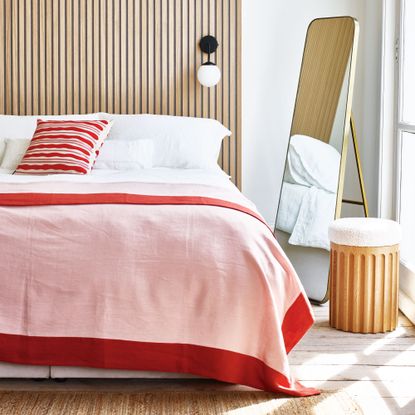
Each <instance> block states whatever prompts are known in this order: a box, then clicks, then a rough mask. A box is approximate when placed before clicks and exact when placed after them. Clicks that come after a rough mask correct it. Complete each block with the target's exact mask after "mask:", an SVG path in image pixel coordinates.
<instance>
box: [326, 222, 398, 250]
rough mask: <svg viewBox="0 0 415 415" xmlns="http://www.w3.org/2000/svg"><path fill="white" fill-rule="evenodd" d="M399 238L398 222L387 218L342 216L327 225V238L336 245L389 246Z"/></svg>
mask: <svg viewBox="0 0 415 415" xmlns="http://www.w3.org/2000/svg"><path fill="white" fill-rule="evenodd" d="M401 238H402V231H401V226H400V225H399V223H397V222H395V221H393V220H388V219H377V218H343V219H337V220H335V221H334V222H332V223H331V225H330V226H329V239H330V241H331V242H334V243H335V244H338V245H347V246H391V245H396V244H398V243H400V241H401Z"/></svg>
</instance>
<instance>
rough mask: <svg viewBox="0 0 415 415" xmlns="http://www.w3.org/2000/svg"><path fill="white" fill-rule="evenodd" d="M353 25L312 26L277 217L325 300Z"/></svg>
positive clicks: (310, 284) (312, 293) (297, 263)
mask: <svg viewBox="0 0 415 415" xmlns="http://www.w3.org/2000/svg"><path fill="white" fill-rule="evenodd" d="M356 32H357V23H356V21H355V20H354V19H353V18H351V17H335V18H324V19H316V20H314V21H313V22H312V23H311V24H310V26H309V28H308V31H307V37H306V43H305V48H304V54H303V61H302V66H301V71H300V80H299V85H298V91H297V98H296V104H295V109H294V115H293V121H292V127H291V134H290V139H289V144H288V151H287V157H286V163H285V170H284V176H283V181H282V185H281V191H280V198H279V205H278V212H277V217H276V223H275V230H276V236H277V238H278V240H279V242H280V243H281V245H282V246H283V248H284V249H285V251H286V253H287V255H288V256H289V258H290V260H291V262H292V263H293V265H294V267H296V269H297V272H298V274H299V276H300V278H301V280H302V282H303V284H304V287H305V289H306V291H307V293H308V295H309V297H310V298H311V299H314V300H316V301H318V302H322V301H324V300H325V299H326V294H327V286H328V270H329V258H328V251H329V249H330V242H329V239H328V226H329V224H330V222H331V221H332V220H333V219H334V218H335V217H336V204H337V200H338V194H339V191H340V192H342V188H341V186H339V184H340V185H341V184H342V176H343V175H344V172H342V171H341V170H342V169H341V166H342V165H343V164H342V153H343V146H344V143H345V139H347V133H348V127H349V123H350V108H351V90H352V88H351V86H352V78H353V75H354V74H353V70H354V61H353V57H354V55H353V51H354V48H353V46H354V42H355V40H356ZM346 144H347V143H346ZM340 200H341V198H340ZM340 203H341V202H340ZM304 248H312V249H308V250H305V249H304Z"/></svg>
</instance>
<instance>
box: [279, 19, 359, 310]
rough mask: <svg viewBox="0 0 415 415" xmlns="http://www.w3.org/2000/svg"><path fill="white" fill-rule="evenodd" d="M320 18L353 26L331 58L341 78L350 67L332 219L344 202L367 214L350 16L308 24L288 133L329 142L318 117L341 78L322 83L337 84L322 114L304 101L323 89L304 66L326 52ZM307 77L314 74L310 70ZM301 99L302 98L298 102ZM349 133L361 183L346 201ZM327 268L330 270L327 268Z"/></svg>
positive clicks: (329, 111)
mask: <svg viewBox="0 0 415 415" xmlns="http://www.w3.org/2000/svg"><path fill="white" fill-rule="evenodd" d="M322 20H325V21H327V20H331V22H333V24H344V25H345V27H349V30H350V29H352V30H350V34H349V33H347V30H346V29H345V32H346V35H345V36H344V39H340V40H339V42H340V44H339V48H341V46H342V44H341V42H342V41H343V43H344V44H347V45H350V44H351V47H350V48H347V50H346V51H345V52H344V53H343V54H341V55H340V58H339V61H338V62H334V61H332V62H331V63H332V64H334V65H337V67H338V68H339V70H340V69H341V68H342V67H344V68H345V70H344V71H343V78H344V74H345V73H346V71H349V83H348V87H347V94H346V108H345V118H344V125H343V142H342V146H341V158H340V166H339V173H338V174H339V178H338V186H337V195H336V207H335V212H334V219H338V218H340V217H341V210H342V204H343V203H354V204H361V205H362V206H363V207H364V210H365V215H366V216H367V202H366V195H365V191H364V184H363V177H362V174H361V165H360V157H359V152H358V148H357V140H356V134H355V128H354V123H353V120H352V97H353V89H354V83H355V72H356V58H357V46H358V38H359V24H358V21H357V20H356V19H355V18H353V17H350V16H336V17H325V18H318V19H314V20H313V21H312V22H311V23H310V25H309V26H308V30H307V36H306V40H305V46H304V51H303V58H302V62H301V69H300V79H299V82H298V88H297V94H296V99H295V107H294V114H293V119H292V124H291V130H290V137H292V136H293V135H294V134H297V133H301V134H305V135H309V136H312V137H319V138H320V139H322V141H324V142H328V140H329V139H330V134H331V127H332V124H331V125H330V126H329V127H328V126H327V125H324V121H322V120H321V118H320V119H319V118H318V117H324V116H325V117H328V118H330V117H334V114H335V112H336V110H337V106H338V102H339V94H340V90H338V88H341V84H342V82H340V83H339V80H338V79H337V80H336V85H334V84H333V85H328V86H327V85H325V88H332V89H331V90H336V88H337V90H336V91H335V94H333V97H332V100H333V102H334V101H335V105H332V106H330V105H326V108H325V114H324V112H323V115H322V114H321V112H320V113H319V111H318V106H317V105H316V109H315V110H314V108H313V109H312V110H313V111H314V112H313V111H311V112H310V111H309V110H310V106H309V102H308V104H307V102H306V101H307V100H308V101H309V100H313V101H314V95H313V94H312V93H311V94H310V90H311V91H315V93H317V94H323V93H324V91H320V89H318V88H319V86H321V85H315V84H313V83H312V82H310V79H307V76H308V75H310V74H308V73H307V72H306V71H305V70H304V69H305V68H306V65H307V62H308V61H309V60H310V61H312V60H313V59H321V60H324V59H327V54H325V52H324V50H323V48H320V49H319V48H318V47H316V46H318V45H317V42H316V33H314V32H313V29H314V28H313V25H314V24H315V23H316V22H318V21H322ZM331 22H330V23H331ZM326 29H327V30H329V29H330V25H329V24H327V25H326V26H324V25H323V28H316V31H317V30H321V33H319V35H320V36H325V33H324V31H325V30H326ZM333 42H334V40H333ZM313 53H314V54H313ZM316 55H317V56H316ZM313 66H314V65H310V67H311V68H312V69H311V71H313V70H314V71H315V70H316V69H315V68H314V67H313ZM308 69H309V68H308ZM340 72H341V70H340ZM309 77H310V78H313V76H312V74H311V75H310V76H309ZM343 78H342V80H343ZM307 82H308V85H307ZM305 85H306V86H305ZM307 88H308V89H307ZM304 90H305V91H304ZM336 94H337V95H336ZM302 99H303V100H305V101H303V102H301V100H302ZM320 99H322V98H321V96H320ZM317 101H318V99H317ZM304 102H305V104H304ZM302 105H303V106H304V108H305V109H304V110H302V111H301V109H302V108H301V106H302ZM299 109H300V111H299ZM307 123H308V124H307ZM350 133H352V138H353V144H354V150H355V156H356V165H357V168H358V174H359V183H360V188H361V191H362V202H355V201H348V200H344V199H343V193H344V183H345V172H346V161H347V152H348V146H349V135H350ZM288 148H289V146H288ZM288 148H287V154H286V163H287V156H288ZM285 168H286V166H285ZM284 173H285V169H284ZM282 187H283V185H281V189H280V197H279V202H278V209H277V218H278V211H279V207H280V201H281V194H282ZM276 224H277V220H276ZM275 226H276V225H275ZM275 232H276V228H275V231H274V233H275ZM328 272H329V273H330V271H328ZM329 281H330V278H329V275H328V278H327V289H326V293H325V296H324V298H323V299H322V300H317V299H312V298H310V300H311V301H312V302H314V303H317V304H323V303H325V302H326V301H327V300H328V299H329Z"/></svg>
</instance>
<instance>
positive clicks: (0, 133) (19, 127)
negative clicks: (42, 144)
mask: <svg viewBox="0 0 415 415" xmlns="http://www.w3.org/2000/svg"><path fill="white" fill-rule="evenodd" d="M38 119H41V120H96V119H99V115H98V114H81V115H79V114H72V115H0V138H32V137H33V133H34V132H35V129H36V121H37V120H38Z"/></svg>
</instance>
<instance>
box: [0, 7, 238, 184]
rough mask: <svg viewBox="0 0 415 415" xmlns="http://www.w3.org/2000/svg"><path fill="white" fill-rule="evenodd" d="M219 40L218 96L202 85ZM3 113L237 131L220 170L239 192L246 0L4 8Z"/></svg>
mask: <svg viewBox="0 0 415 415" xmlns="http://www.w3.org/2000/svg"><path fill="white" fill-rule="evenodd" d="M207 34H212V35H214V36H216V37H217V39H218V41H219V49H218V51H217V53H216V54H215V55H213V56H212V57H211V58H212V60H213V61H215V62H216V63H217V65H218V66H219V68H220V69H221V72H222V81H221V82H220V83H219V84H218V86H217V87H215V88H210V89H207V88H203V87H201V85H200V84H199V83H198V82H197V79H196V73H197V69H198V67H199V65H200V64H201V63H203V62H205V61H206V60H207V58H208V57H207V55H203V54H202V52H201V51H200V48H199V41H200V38H201V37H202V36H204V35H207ZM0 91H1V96H0V114H17V115H24V114H26V115H33V114H35V115H44V114H71V113H88V112H98V111H105V112H113V113H157V114H171V115H190V116H198V117H211V118H216V119H218V120H219V121H221V122H222V123H223V124H225V125H226V126H227V127H228V128H230V129H231V130H232V132H233V135H232V138H231V139H228V138H226V139H225V140H224V145H223V150H222V152H221V158H220V164H221V165H222V167H223V168H224V169H225V171H227V172H228V173H230V174H231V175H232V178H233V180H234V181H235V182H236V183H237V184H238V185H239V186H240V184H241V180H240V179H241V175H240V170H241V166H240V160H241V144H240V143H241V128H240V122H241V1H240V0H3V1H2V2H0Z"/></svg>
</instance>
